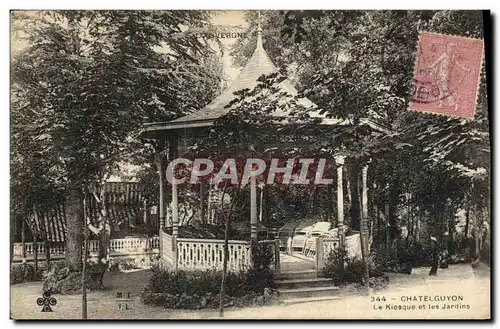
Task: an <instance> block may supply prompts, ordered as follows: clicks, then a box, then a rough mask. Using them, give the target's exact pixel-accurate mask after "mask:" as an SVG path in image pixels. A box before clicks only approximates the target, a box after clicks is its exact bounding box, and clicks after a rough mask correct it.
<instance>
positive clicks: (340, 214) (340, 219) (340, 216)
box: [335, 156, 345, 250]
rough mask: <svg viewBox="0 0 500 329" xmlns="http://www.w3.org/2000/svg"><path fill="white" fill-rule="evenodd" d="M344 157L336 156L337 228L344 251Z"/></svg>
mask: <svg viewBox="0 0 500 329" xmlns="http://www.w3.org/2000/svg"><path fill="white" fill-rule="evenodd" d="M344 159H345V157H343V156H336V157H335V163H336V164H337V227H338V230H339V240H340V248H341V250H344V248H345V245H344V243H345V241H344V233H345V232H344V186H343V181H342V173H343V171H344Z"/></svg>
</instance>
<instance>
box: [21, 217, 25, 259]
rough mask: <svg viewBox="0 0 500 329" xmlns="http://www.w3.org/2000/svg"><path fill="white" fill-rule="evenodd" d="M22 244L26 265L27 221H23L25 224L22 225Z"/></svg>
mask: <svg viewBox="0 0 500 329" xmlns="http://www.w3.org/2000/svg"><path fill="white" fill-rule="evenodd" d="M21 227H22V228H21V230H22V231H21V244H22V248H23V251H22V255H23V256H22V257H23V260H22V262H23V264H24V263H26V220H25V219H23V223H22V226H21Z"/></svg>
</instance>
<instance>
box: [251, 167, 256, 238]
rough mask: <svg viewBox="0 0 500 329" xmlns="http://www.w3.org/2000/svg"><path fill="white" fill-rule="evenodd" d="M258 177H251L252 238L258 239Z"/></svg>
mask: <svg viewBox="0 0 500 329" xmlns="http://www.w3.org/2000/svg"><path fill="white" fill-rule="evenodd" d="M256 181H257V178H256V177H255V176H252V177H250V239H251V240H257V182H256Z"/></svg>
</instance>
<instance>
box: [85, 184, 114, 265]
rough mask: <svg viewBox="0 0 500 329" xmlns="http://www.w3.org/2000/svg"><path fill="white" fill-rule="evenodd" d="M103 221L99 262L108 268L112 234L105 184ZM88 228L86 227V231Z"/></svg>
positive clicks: (103, 187)
mask: <svg viewBox="0 0 500 329" xmlns="http://www.w3.org/2000/svg"><path fill="white" fill-rule="evenodd" d="M100 201H101V202H100V203H101V207H100V208H101V209H100V211H101V221H102V223H100V225H102V229H101V231H100V232H99V262H101V263H102V264H105V266H106V269H107V268H108V264H109V237H110V235H111V228H110V225H109V221H108V213H107V203H106V189H105V185H104V184H102V185H101V197H100ZM85 230H86V228H84V231H85Z"/></svg>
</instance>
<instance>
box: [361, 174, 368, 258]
mask: <svg viewBox="0 0 500 329" xmlns="http://www.w3.org/2000/svg"><path fill="white" fill-rule="evenodd" d="M367 180H368V165H365V166H363V171H362V184H363V185H362V188H363V191H362V195H361V203H362V209H361V211H362V214H363V222H362V223H361V225H360V228H361V231H362V232H363V234H364V243H365V251H367V252H368V250H369V248H370V246H369V245H368V234H367V233H368V186H367ZM363 225H364V226H363Z"/></svg>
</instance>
